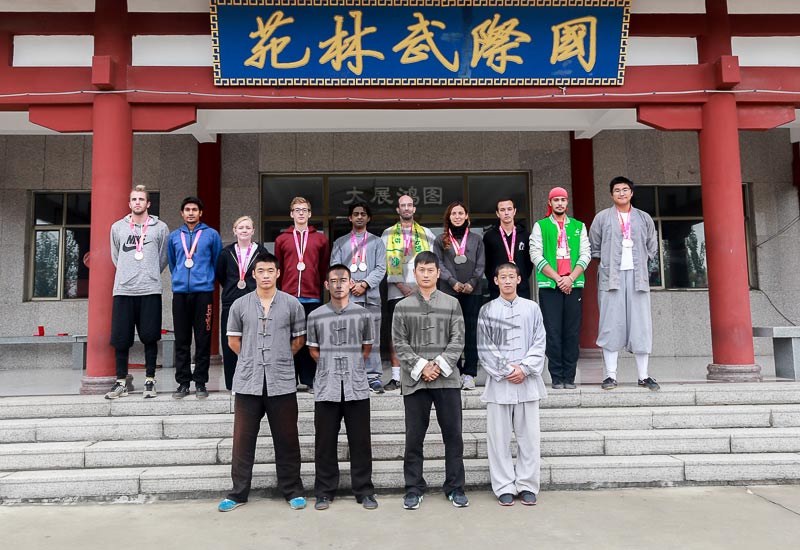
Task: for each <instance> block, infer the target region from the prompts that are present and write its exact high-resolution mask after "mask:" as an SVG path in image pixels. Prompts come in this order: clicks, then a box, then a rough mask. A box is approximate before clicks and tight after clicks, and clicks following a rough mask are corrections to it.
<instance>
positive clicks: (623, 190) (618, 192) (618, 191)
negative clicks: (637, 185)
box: [612, 187, 631, 195]
mask: <svg viewBox="0 0 800 550" xmlns="http://www.w3.org/2000/svg"><path fill="white" fill-rule="evenodd" d="M630 192H631V188H630V187H622V188H620V189H614V190H613V191H612V193H614V194H615V195H624V194H625V193H630Z"/></svg>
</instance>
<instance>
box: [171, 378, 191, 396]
mask: <svg viewBox="0 0 800 550" xmlns="http://www.w3.org/2000/svg"><path fill="white" fill-rule="evenodd" d="M187 395H189V383H188V382H184V383H183V384H181V385H180V386H178V389H177V390H175V391H174V392H173V394H172V398H173V399H183V398H184V397H186V396H187Z"/></svg>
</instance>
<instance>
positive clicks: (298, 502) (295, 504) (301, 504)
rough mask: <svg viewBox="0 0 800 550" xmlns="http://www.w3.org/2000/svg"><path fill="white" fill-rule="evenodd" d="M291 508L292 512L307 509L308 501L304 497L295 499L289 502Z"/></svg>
mask: <svg viewBox="0 0 800 550" xmlns="http://www.w3.org/2000/svg"><path fill="white" fill-rule="evenodd" d="M289 507H290V508H291V509H292V510H302V509H303V508H305V507H306V499H305V498H303V497H295V498H293V499H292V500H290V501H289Z"/></svg>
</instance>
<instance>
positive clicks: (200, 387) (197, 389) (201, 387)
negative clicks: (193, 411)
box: [194, 382, 208, 399]
mask: <svg viewBox="0 0 800 550" xmlns="http://www.w3.org/2000/svg"><path fill="white" fill-rule="evenodd" d="M194 395H195V397H197V398H198V399H205V398H206V397H208V390H207V389H206V385H205V384H198V383H197V382H195V384H194Z"/></svg>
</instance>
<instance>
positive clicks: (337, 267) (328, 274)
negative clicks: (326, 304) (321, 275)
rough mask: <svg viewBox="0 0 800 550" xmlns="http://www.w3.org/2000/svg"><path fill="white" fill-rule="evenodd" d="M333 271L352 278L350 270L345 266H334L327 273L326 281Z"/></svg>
mask: <svg viewBox="0 0 800 550" xmlns="http://www.w3.org/2000/svg"><path fill="white" fill-rule="evenodd" d="M332 271H344V272H346V273H347V276H348V277H350V268H349V267H347V266H346V265H344V264H333V265H332V266H330V267H329V268H328V271H326V272H325V280H326V281H327V280H328V277H330V275H331V272H332Z"/></svg>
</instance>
